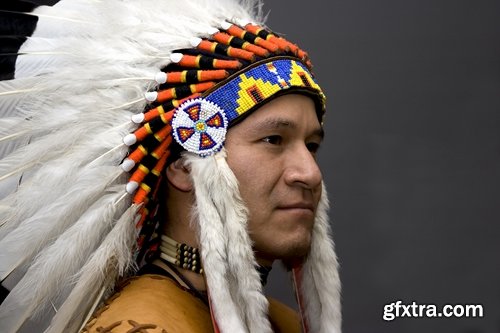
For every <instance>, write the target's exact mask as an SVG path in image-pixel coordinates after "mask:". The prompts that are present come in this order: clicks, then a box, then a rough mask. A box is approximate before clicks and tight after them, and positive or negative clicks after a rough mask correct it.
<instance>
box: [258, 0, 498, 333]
mask: <svg viewBox="0 0 500 333" xmlns="http://www.w3.org/2000/svg"><path fill="white" fill-rule="evenodd" d="M264 9H265V11H266V12H267V11H270V13H269V18H268V25H269V26H270V27H271V28H272V29H273V30H275V31H277V32H284V33H286V36H287V37H288V38H289V39H290V40H293V41H295V42H297V43H298V44H300V45H301V46H302V47H303V48H304V49H306V50H308V51H309V53H310V55H311V57H312V59H313V63H314V65H315V70H316V75H317V78H318V80H319V82H320V84H321V85H322V86H323V88H324V90H325V93H326V94H327V97H328V98H329V100H328V111H327V112H328V115H327V119H326V133H327V136H326V140H325V144H324V146H323V147H322V150H321V153H320V163H321V166H322V169H323V172H324V178H325V180H326V182H327V185H328V188H329V192H330V197H331V200H332V202H333V209H332V213H331V216H332V220H333V227H334V234H335V241H336V244H337V253H338V255H339V257H340V261H341V266H342V267H341V278H342V283H343V317H344V322H343V328H344V331H345V332H348V333H350V332H352V333H358V332H370V333H376V332H384V333H390V332H395V333H396V332H398V333H399V332H419V333H421V332H460V333H479V332H481V333H493V332H500V265H499V260H498V253H499V252H500V251H499V250H500V241H499V240H500V225H499V224H498V222H499V220H500V219H499V217H500V173H499V169H500V131H499V129H500V113H499V111H500V43H499V37H500V2H499V1H465V0H455V1H430V0H419V1H416V0H415V1H406V0H404V1H396V0H393V1H386V0H383V1H373V0H350V1H307V2H306V1H298V0H294V1H286V2H285V1H270V0H268V1H267V3H266V4H265V6H264ZM276 268H278V267H276ZM276 271H277V269H274V271H273V276H272V278H273V279H272V281H271V282H270V285H269V289H271V293H272V294H274V295H278V296H279V297H280V298H281V299H283V300H285V301H287V302H292V296H291V295H290V294H289V293H287V292H286V291H284V290H282V289H284V288H285V287H284V286H283V284H282V283H281V282H279V281H278V280H279V278H281V275H282V274H283V273H282V272H276ZM276 275H280V276H278V277H277V276H276ZM396 300H402V301H403V302H404V303H410V302H412V301H416V302H419V303H435V304H438V305H443V304H445V303H451V304H457V303H460V304H466V303H480V304H482V305H483V306H484V314H485V316H484V318H481V319H463V318H462V319H445V318H440V319H437V318H435V319H414V318H399V319H395V320H394V321H392V322H384V321H383V320H382V312H383V305H384V304H386V303H391V302H394V301H396Z"/></svg>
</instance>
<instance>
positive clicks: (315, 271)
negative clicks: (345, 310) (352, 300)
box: [299, 184, 342, 333]
mask: <svg viewBox="0 0 500 333" xmlns="http://www.w3.org/2000/svg"><path fill="white" fill-rule="evenodd" d="M328 209H329V203H328V195H327V192H326V188H325V186H324V184H323V189H322V194H321V200H320V203H319V205H318V208H317V212H316V219H315V222H314V228H313V234H312V242H311V252H310V253H309V256H308V258H307V260H306V262H305V263H304V265H303V266H302V281H300V282H301V285H302V289H301V290H300V291H299V292H300V293H301V296H302V298H303V299H304V300H305V308H306V309H305V310H306V313H305V315H306V317H307V320H308V324H309V328H310V331H311V332H312V333H340V332H341V324H342V318H341V304H340V278H339V273H338V261H337V256H336V255H335V250H334V248H335V245H334V243H333V241H332V238H331V230H330V229H331V228H330V223H329V219H328Z"/></svg>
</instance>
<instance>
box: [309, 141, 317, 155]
mask: <svg viewBox="0 0 500 333" xmlns="http://www.w3.org/2000/svg"><path fill="white" fill-rule="evenodd" d="M306 147H307V149H308V150H309V151H310V152H311V153H316V152H317V151H318V150H319V143H316V142H309V143H307V144H306Z"/></svg>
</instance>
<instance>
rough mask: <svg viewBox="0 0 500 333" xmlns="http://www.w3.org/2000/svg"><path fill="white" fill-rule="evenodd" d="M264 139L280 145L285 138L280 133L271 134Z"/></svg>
mask: <svg viewBox="0 0 500 333" xmlns="http://www.w3.org/2000/svg"><path fill="white" fill-rule="evenodd" d="M262 141H264V142H267V143H270V144H272V145H279V144H281V142H283V138H282V137H281V136H279V135H270V136H266V137H265V138H263V139H262Z"/></svg>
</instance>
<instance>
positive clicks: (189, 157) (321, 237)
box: [0, 1, 340, 332]
mask: <svg viewBox="0 0 500 333" xmlns="http://www.w3.org/2000/svg"><path fill="white" fill-rule="evenodd" d="M250 5H251V4H246V6H248V7H246V6H244V5H242V4H238V3H233V2H229V1H220V2H219V3H216V4H213V3H208V2H207V3H204V2H194V1H193V2H190V1H186V2H183V3H182V4H179V3H177V2H172V3H157V2H154V1H144V2H141V5H140V7H138V6H136V5H135V4H134V3H132V2H131V3H127V2H126V3H123V4H122V3H116V4H115V3H114V2H113V3H111V2H106V4H92V6H89V5H88V4H87V3H85V1H83V2H81V3H79V2H76V3H71V4H69V3H68V2H66V1H61V2H60V3H59V4H58V5H56V6H55V7H54V13H53V15H55V14H58V15H61V17H64V19H65V20H66V21H69V22H71V23H68V25H69V27H68V29H69V31H72V34H74V30H72V29H75V30H76V31H77V32H78V31H79V30H78V29H80V30H82V27H81V25H82V22H85V23H87V22H92V25H91V26H88V25H86V26H85V28H86V29H87V30H83V31H84V33H82V32H81V31H80V33H81V34H82V35H85V37H84V39H85V40H87V41H88V43H90V46H93V47H94V48H95V49H98V50H99V49H100V48H102V50H103V51H104V52H103V54H92V55H89V54H88V49H89V47H88V46H86V47H82V46H81V40H79V39H76V40H75V37H74V35H71V36H69V37H67V39H64V38H63V40H64V42H65V44H64V49H65V50H66V52H64V53H63V52H61V53H60V54H59V53H58V52H60V51H61V50H60V49H58V48H57V46H56V51H55V52H54V54H57V55H60V56H61V58H62V59H61V62H60V65H57V66H53V67H50V66H49V68H50V69H49V70H44V71H41V72H37V75H33V73H31V74H32V75H33V77H32V78H31V76H30V75H26V77H27V79H26V80H30V78H31V80H32V81H28V84H36V83H39V84H40V81H38V80H39V77H37V76H41V78H42V79H44V82H43V83H42V84H41V86H40V87H41V88H40V90H41V93H38V94H39V95H38V96H39V97H33V96H30V97H31V100H30V101H29V102H24V100H23V99H22V100H21V102H16V105H15V108H14V110H18V111H19V110H22V111H23V112H19V113H20V114H21V115H19V116H18V118H17V119H18V123H16V126H17V128H19V127H21V129H24V128H29V129H30V130H29V131H28V132H27V133H33V135H34V137H35V140H33V141H31V142H30V144H28V145H22V143H19V144H20V145H21V148H18V149H17V151H14V153H13V154H11V155H10V156H14V157H16V156H18V155H19V156H29V157H31V158H32V159H36V158H39V159H40V160H41V162H43V166H42V167H38V163H39V162H38V163H33V162H31V161H29V160H28V161H22V162H23V166H17V165H16V166H15V167H14V169H16V170H22V171H23V172H24V171H29V172H26V175H27V176H26V178H24V175H23V179H22V182H21V185H20V186H19V188H18V189H17V191H16V192H14V193H13V194H11V195H10V196H9V197H7V198H6V206H7V207H8V209H7V213H6V214H5V218H4V221H5V222H4V224H5V226H6V227H4V230H6V232H5V233H6V235H5V237H3V238H2V240H1V241H0V245H2V246H3V248H7V249H9V250H8V251H7V253H6V254H4V255H3V257H1V258H0V259H1V260H0V267H1V270H0V273H2V276H1V279H2V281H3V283H4V284H5V285H6V286H7V287H8V289H11V291H10V294H9V296H8V297H7V298H6V300H5V302H4V304H2V307H1V308H0V316H1V317H2V324H1V325H2V326H0V327H2V331H16V330H19V329H20V330H23V329H25V330H26V329H28V327H30V326H29V325H33V323H36V322H39V321H41V322H42V323H44V324H41V325H45V326H43V327H44V329H45V327H47V325H49V327H48V330H47V331H48V332H59V331H64V332H72V331H77V330H79V329H80V327H81V326H82V324H83V323H85V322H86V321H87V318H88V316H89V315H90V314H91V313H92V312H94V310H95V309H96V307H98V304H99V303H100V302H101V300H102V299H103V295H105V294H106V293H107V291H109V289H110V288H111V287H113V285H114V282H115V281H116V280H118V279H120V280H123V279H121V277H123V276H124V275H125V273H126V272H127V271H129V267H130V265H131V264H132V260H133V259H135V262H137V263H138V265H139V266H141V269H140V270H139V272H138V273H137V275H136V277H133V278H131V279H129V280H124V281H126V282H125V285H122V286H121V287H118V288H117V289H116V290H117V291H116V292H114V293H113V294H112V296H111V297H110V298H108V297H104V298H105V299H106V298H107V300H106V301H105V303H104V306H102V305H101V306H99V307H98V308H99V309H98V310H97V311H96V312H95V313H94V314H93V315H92V317H91V319H90V320H89V321H88V323H87V324H86V325H85V330H88V331H92V332H105V331H106V332H122V331H123V332H125V331H129V330H132V331H140V330H156V331H158V332H165V331H166V332H206V331H211V330H214V331H216V332H217V331H220V332H272V331H275V332H298V331H300V326H302V328H303V330H304V331H305V332H339V331H340V308H339V296H338V288H339V281H338V273H337V261H336V258H335V255H334V253H333V247H332V243H331V240H330V239H329V225H328V220H327V199H326V193H325V191H324V189H323V188H322V177H321V172H320V171H319V168H318V165H317V163H316V159H315V154H316V151H317V149H318V148H319V146H320V143H321V140H322V137H323V131H322V126H321V123H322V118H323V113H324V108H325V105H324V96H323V93H322V91H321V89H320V87H319V86H318V85H317V83H316V82H315V81H314V79H313V77H312V74H311V73H310V67H311V66H310V61H309V59H308V57H307V54H306V53H305V52H304V51H302V50H301V49H300V48H298V47H297V46H296V45H294V44H292V43H290V42H288V41H287V40H285V39H283V38H281V37H279V36H277V35H275V34H273V33H271V32H270V31H268V30H266V29H264V28H262V26H261V25H258V24H256V23H253V22H255V21H258V20H259V19H258V17H252V16H251V15H250V14H249V13H251V9H250V8H251V6H250ZM75 10H77V12H78V19H77V18H76V17H75V16H74V15H75V13H76V11H75ZM146 13H147V14H146ZM156 13H158V14H156ZM160 13H161V14H160ZM96 17H97V18H98V19H96ZM146 20H147V21H149V22H150V24H149V25H147V24H143V22H145V21H146ZM174 22H175V23H174ZM40 23H41V22H39V27H40ZM96 25H97V26H96ZM104 27H106V30H104ZM70 28H71V29H70ZM37 29H38V28H37ZM35 32H36V30H35ZM89 37H90V38H89ZM67 50H70V51H71V52H67ZM24 51H25V53H26V54H30V48H29V47H28V46H26V49H25V50H24ZM80 52H83V54H82V53H80ZM68 53H69V54H70V55H68ZM95 59H97V61H96V60H95ZM25 60H26V61H28V60H27V59H25V58H23V59H18V62H17V63H16V65H18V64H23V61H25ZM108 63H109V65H108V66H107V65H106V64H108ZM50 64H53V63H50ZM25 67H27V66H25ZM77 68H78V69H80V68H85V69H86V71H81V72H79V73H80V76H79V78H78V80H75V79H74V78H73V77H70V78H68V74H69V73H72V69H73V70H76V69H77ZM155 68H159V69H160V68H161V72H159V73H157V74H156V75H154V78H155V81H156V83H155V84H154V85H151V83H150V81H146V82H144V81H145V79H144V77H145V76H148V74H149V73H151V71H152V70H154V69H155ZM87 70H88V72H87ZM151 76H152V75H149V77H151ZM45 82H47V83H45ZM17 83H19V84H20V85H21V87H24V86H25V85H26V84H27V83H26V82H23V80H21V78H18V79H17V80H14V81H13V84H14V85H15V84H17ZM73 86H76V87H79V88H77V90H75V88H72V87H73ZM6 87H7V86H6ZM148 87H151V88H150V89H149V91H148V92H146V94H145V98H146V101H147V102H148V104H147V105H146V106H145V103H144V102H143V101H142V100H137V99H136V95H137V91H138V90H139V91H140V90H142V91H144V90H145V89H148ZM7 88H8V87H7ZM7 88H5V89H6V90H7ZM21 91H22V90H21ZM75 91H78V94H76V93H75ZM56 92H57V96H59V97H58V98H56V99H55V100H54V99H53V96H54V94H55V93H56ZM69 92H73V93H70V94H68V93H69ZM80 93H81V95H80ZM33 105H35V106H37V107H38V108H41V110H42V112H41V113H42V114H43V117H41V116H40V109H36V110H33V108H32V107H33ZM96 106H97V107H98V110H96ZM26 109H28V110H29V111H28V116H27V115H26V114H25V112H26ZM54 109H55V110H54ZM124 115H126V116H127V117H130V116H131V119H132V122H131V123H133V124H136V125H135V127H136V129H135V130H133V129H132V130H133V133H130V134H128V135H127V134H126V133H127V131H130V124H131V123H130V122H126V121H125V122H124V121H123V120H124V117H123V116H124ZM46 118H47V119H50V121H46V120H45V119H46ZM34 122H36V123H37V127H36V128H34V127H33V126H32V125H33V123H34ZM55 129H57V131H55ZM60 133H63V134H65V135H67V138H69V140H68V141H69V142H64V141H62V142H60V141H58V139H61V138H62V137H64V136H63V135H62V134H60ZM23 135H25V133H23V132H21V133H20V134H19V133H18V134H17V136H16V135H13V136H12V137H16V138H17V137H18V136H21V137H22V136H23ZM58 135H60V136H58ZM119 137H124V138H123V143H124V145H123V144H122V145H120V144H117V142H116V139H117V138H119ZM40 149H42V151H43V152H46V155H48V156H45V155H44V156H40V157H38V156H37V155H36V154H37V153H38V152H39V151H40ZM53 150H55V151H56V152H58V154H53ZM27 152H28V153H27ZM16 154H18V155H16ZM30 154H31V155H33V156H31V155H30ZM61 154H63V155H64V157H65V158H64V159H63V158H60V156H61ZM124 157H126V158H125V159H123V158H124ZM7 160H8V161H10V160H9V159H8V158H7ZM63 161H68V162H67V163H66V164H64V162H63ZM120 161H121V168H122V170H121V171H119V170H117V169H116V165H117V164H118V163H120ZM15 162H16V160H15V158H14V160H13V161H12V162H11V163H15ZM24 164H27V165H28V167H24ZM61 165H62V166H65V167H64V168H63V167H61ZM50 167H53V168H54V167H57V169H58V170H57V171H54V170H50ZM55 172H56V173H55ZM123 172H128V173H129V174H130V178H129V180H128V183H127V185H126V193H125V192H124V187H123V179H124V178H123ZM53 174H56V176H55V177H54V176H49V177H47V175H53ZM42 179H43V180H44V181H45V183H42V182H41V181H40V180H42ZM65 180H68V181H69V180H71V182H70V183H66V182H65ZM24 184H26V185H24ZM43 186H50V188H51V189H52V191H51V193H50V195H49V196H48V198H40V199H38V200H39V201H41V203H36V202H35V203H31V204H32V205H33V207H29V208H28V207H26V206H22V207H21V208H23V213H21V214H12V212H13V210H14V209H15V207H20V206H19V204H18V203H19V202H21V204H23V202H25V203H27V202H28V199H30V198H32V197H31V195H33V194H32V193H42V192H43V191H42V189H43ZM52 186H53V187H52ZM38 189H40V190H38ZM37 190H38V192H37ZM127 193H128V194H127ZM129 196H131V198H132V204H130V203H129V202H128V200H127V198H128V197H129ZM9 200H13V201H9ZM16 209H17V208H16ZM24 212H26V213H24ZM60 216H64V218H60ZM134 222H135V223H134ZM30 228H31V229H30ZM33 228H36V230H37V232H36V233H32V234H30V235H29V237H28V236H27V231H29V230H32V229H33ZM136 237H137V240H136V239H135V238H136ZM54 239H55V241H54ZM20 241H22V242H23V243H22V244H23V248H24V249H26V248H27V249H28V250H27V251H26V250H24V251H23V250H22V249H21V247H20V246H19V245H18V244H19V242H20ZM132 251H134V254H135V255H134V257H132V256H131V252H132ZM37 253H38V254H37ZM275 260H283V261H284V262H285V264H286V265H287V266H288V267H290V269H292V270H293V276H294V279H295V283H296V289H297V299H298V302H299V308H300V310H301V315H302V320H301V322H302V323H301V324H300V322H299V320H298V319H294V318H293V316H292V317H290V316H291V314H290V310H288V309H286V308H284V307H283V306H282V305H280V304H278V303H276V302H274V301H271V302H268V300H267V299H266V298H265V297H264V296H263V294H262V281H261V278H262V277H261V275H262V276H263V277H264V279H265V275H266V274H265V272H266V271H268V270H269V267H270V266H271V265H272V263H273V262H274V261H275ZM26 263H29V265H28V267H29V268H28V270H27V271H26V272H25V267H26V266H23V265H25V264H26ZM55 266H56V267H55ZM257 266H258V269H256V267H257ZM259 272H260V273H261V274H259ZM72 275H76V278H74V279H73V280H70V279H68V277H71V276H72ZM37 279H38V280H37ZM40 280H41V283H40V286H39V287H38V288H36V287H35V285H36V283H35V282H38V281H40ZM59 281H62V283H61V284H60V285H59ZM34 287H35V290H34V292H32V293H31V294H30V293H28V290H30V291H33V288H34ZM49 305H50V306H49ZM51 307H53V308H54V309H57V313H52V309H51ZM39 313H44V315H45V316H47V317H45V318H44V317H43V316H42V318H41V319H42V320H39V317H37V314H39ZM51 317H53V318H52V319H51ZM212 326H213V328H212Z"/></svg>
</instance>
